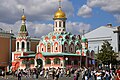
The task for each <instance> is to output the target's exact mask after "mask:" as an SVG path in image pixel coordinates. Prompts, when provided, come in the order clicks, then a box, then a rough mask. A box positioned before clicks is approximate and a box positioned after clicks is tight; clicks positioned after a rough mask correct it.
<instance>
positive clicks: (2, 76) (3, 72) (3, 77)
mask: <svg viewBox="0 0 120 80" xmlns="http://www.w3.org/2000/svg"><path fill="white" fill-rule="evenodd" d="M2 78H4V71H3V70H2Z"/></svg>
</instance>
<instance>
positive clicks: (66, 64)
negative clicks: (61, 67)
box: [65, 57, 68, 65]
mask: <svg viewBox="0 0 120 80" xmlns="http://www.w3.org/2000/svg"><path fill="white" fill-rule="evenodd" d="M65 60H66V65H68V57H66V58H65Z"/></svg>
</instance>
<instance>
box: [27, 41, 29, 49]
mask: <svg viewBox="0 0 120 80" xmlns="http://www.w3.org/2000/svg"><path fill="white" fill-rule="evenodd" d="M27 50H28V51H29V42H27Z"/></svg>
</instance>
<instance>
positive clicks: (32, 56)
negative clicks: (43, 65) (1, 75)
mask: <svg viewBox="0 0 120 80" xmlns="http://www.w3.org/2000/svg"><path fill="white" fill-rule="evenodd" d="M35 55H36V54H30V55H27V56H20V57H19V58H35Z"/></svg>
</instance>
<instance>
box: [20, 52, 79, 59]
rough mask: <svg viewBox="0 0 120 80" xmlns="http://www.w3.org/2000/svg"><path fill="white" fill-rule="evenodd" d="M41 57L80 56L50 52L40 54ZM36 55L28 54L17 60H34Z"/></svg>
mask: <svg viewBox="0 0 120 80" xmlns="http://www.w3.org/2000/svg"><path fill="white" fill-rule="evenodd" d="M41 53H42V55H43V56H81V55H79V54H73V53H50V52H41ZM35 55H36V54H30V55H27V56H20V57H19V58H35Z"/></svg>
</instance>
